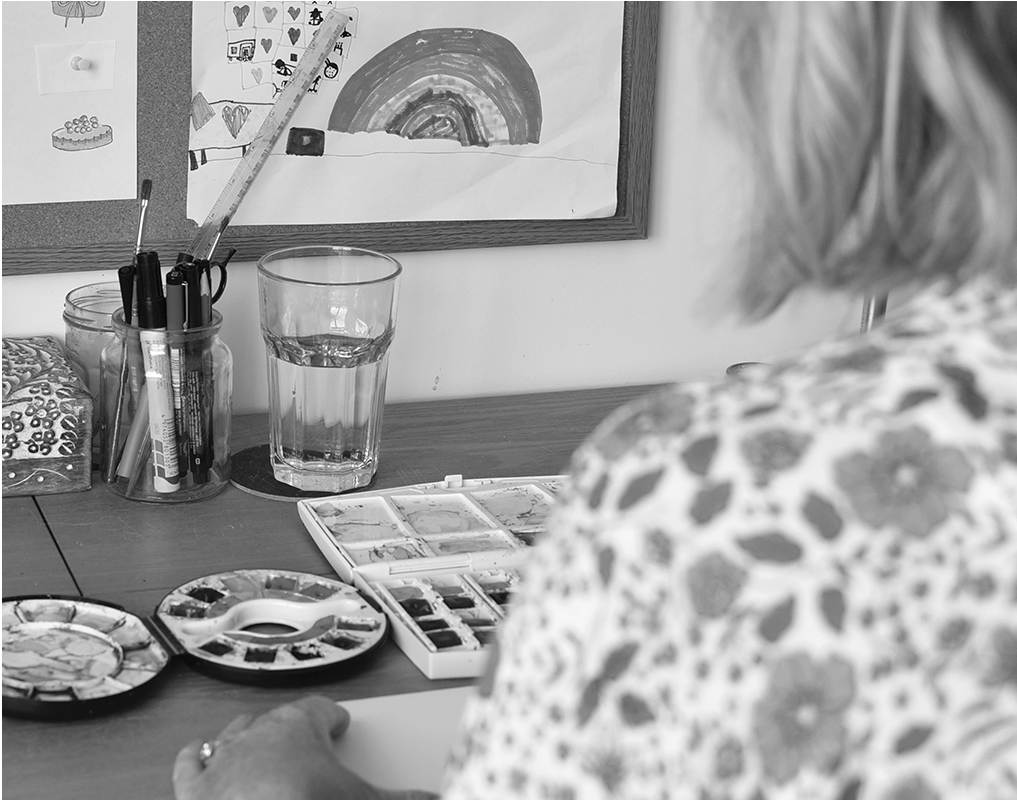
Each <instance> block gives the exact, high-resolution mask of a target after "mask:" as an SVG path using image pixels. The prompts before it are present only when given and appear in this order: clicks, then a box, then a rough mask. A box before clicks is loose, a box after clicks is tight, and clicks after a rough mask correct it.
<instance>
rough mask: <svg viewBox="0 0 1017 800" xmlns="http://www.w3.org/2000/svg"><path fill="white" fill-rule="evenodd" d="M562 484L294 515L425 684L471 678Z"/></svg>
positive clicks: (418, 489) (304, 505) (385, 494)
mask: <svg viewBox="0 0 1017 800" xmlns="http://www.w3.org/2000/svg"><path fill="white" fill-rule="evenodd" d="M564 481H565V478H564V477H563V476H560V475H552V476H544V477H535V478H485V479H478V480H467V481H464V480H463V479H462V477H461V476H458V475H454V476H449V477H447V478H445V480H444V481H442V482H440V483H424V484H416V485H413V486H403V487H400V488H398V489H389V490H385V491H378V492H362V493H357V494H351V495H337V496H334V497H325V498H319V499H314V500H301V501H300V502H299V503H298V504H297V508H298V510H299V513H300V518H301V519H302V520H303V522H304V525H305V526H306V527H307V529H308V531H309V532H310V534H311V537H312V538H313V539H314V541H315V543H316V544H317V545H318V547H319V548H320V549H321V551H322V553H324V554H325V557H326V558H327V559H328V560H329V563H330V564H331V565H332V566H333V568H334V569H335V571H336V572H337V573H338V574H339V576H340V577H341V578H342V579H343V580H345V581H347V582H348V583H351V584H353V585H355V586H356V587H357V588H359V589H360V590H361V591H362V592H363V593H364V594H366V595H368V596H369V597H372V598H373V599H375V600H376V601H377V602H378V603H379V604H380V605H381V607H382V608H383V609H384V611H385V612H386V614H387V615H388V617H389V620H390V622H391V629H392V635H393V638H394V639H395V641H396V643H397V644H398V645H399V647H400V648H402V650H403V652H404V653H406V655H407V656H409V658H410V659H411V660H412V661H413V663H414V664H416V665H417V667H418V668H419V669H420V670H421V671H422V672H423V673H424V674H425V675H427V676H428V677H429V678H462V677H476V676H478V675H480V674H482V672H483V669H484V665H485V663H486V661H487V656H488V654H489V652H490V646H491V644H492V643H493V641H494V634H495V631H496V629H497V625H498V622H499V621H500V620H501V619H502V618H503V617H504V615H505V607H506V606H507V604H508V602H509V599H510V597H511V594H512V591H513V589H514V587H515V584H516V583H517V582H518V580H519V568H520V566H521V565H522V563H523V561H524V559H525V556H526V552H527V549H528V547H529V546H531V545H533V544H535V543H536V541H537V540H539V538H540V536H541V534H542V533H543V532H544V527H545V524H546V520H547V516H548V514H549V513H550V511H551V509H552V508H553V507H554V503H555V498H556V496H557V494H558V492H559V491H560V489H561V488H562V486H563V485H564Z"/></svg>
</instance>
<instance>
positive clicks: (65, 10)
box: [53, 0, 106, 28]
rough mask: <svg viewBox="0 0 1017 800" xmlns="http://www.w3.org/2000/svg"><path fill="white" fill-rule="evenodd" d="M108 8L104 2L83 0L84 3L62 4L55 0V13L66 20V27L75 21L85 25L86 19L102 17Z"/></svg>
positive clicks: (101, 0)
mask: <svg viewBox="0 0 1017 800" xmlns="http://www.w3.org/2000/svg"><path fill="white" fill-rule="evenodd" d="M105 8H106V3H105V2H104V0H83V1H82V2H62V0H53V13H54V14H56V15H57V16H58V17H63V18H64V27H65V28H66V27H67V23H68V22H69V21H70V20H71V19H72V18H73V19H80V20H81V24H82V25H84V24H85V17H101V16H102V12H103V10H104V9H105Z"/></svg>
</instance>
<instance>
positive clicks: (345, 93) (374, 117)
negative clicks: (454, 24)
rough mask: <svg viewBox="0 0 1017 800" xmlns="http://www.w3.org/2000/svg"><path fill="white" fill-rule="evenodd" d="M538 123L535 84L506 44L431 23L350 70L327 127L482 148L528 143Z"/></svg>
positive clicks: (536, 138)
mask: <svg viewBox="0 0 1017 800" xmlns="http://www.w3.org/2000/svg"><path fill="white" fill-rule="evenodd" d="M541 122H542V111H541V104H540V89H539V87H538V86H537V81H536V78H535V77H534V75H533V70H532V69H531V68H530V65H529V64H528V63H527V62H526V59H525V58H523V56H522V54H521V53H520V52H519V50H518V49H517V48H516V46H515V45H514V44H512V42H510V41H509V40H508V39H506V38H505V37H503V36H499V35H497V34H495V33H490V32H489V31H484V30H479V29H474V28H434V29H431V30H424V31H417V32H416V33H411V34H410V35H408V36H404V37H403V38H402V39H399V40H398V41H396V42H393V43H392V44H390V45H389V46H388V47H386V48H385V49H384V50H382V51H381V52H379V53H378V54H377V55H375V56H374V57H373V58H372V59H371V60H370V61H369V62H368V63H367V64H365V65H364V66H363V67H361V68H360V69H359V70H358V71H357V72H356V73H355V74H354V75H352V76H351V77H350V79H349V80H348V81H347V83H346V85H345V86H344V87H343V89H342V91H341V92H340V93H339V97H338V98H337V99H336V102H335V106H334V107H333V108H332V114H331V116H330V117H329V122H328V129H329V130H330V131H336V132H339V133H365V132H366V133H372V132H379V131H384V132H386V133H392V134H395V135H397V136H402V137H404V138H406V139H450V140H458V141H459V143H460V144H461V145H463V146H464V147H466V146H478V147H487V146H488V145H491V144H535V143H537V142H539V141H540V126H541Z"/></svg>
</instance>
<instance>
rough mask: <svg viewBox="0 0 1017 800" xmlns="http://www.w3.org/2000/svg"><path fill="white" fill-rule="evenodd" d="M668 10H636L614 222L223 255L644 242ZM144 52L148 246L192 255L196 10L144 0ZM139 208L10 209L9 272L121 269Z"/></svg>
mask: <svg viewBox="0 0 1017 800" xmlns="http://www.w3.org/2000/svg"><path fill="white" fill-rule="evenodd" d="M659 13H660V12H659V6H658V4H657V3H655V2H629V3H626V4H625V19H624V32H623V44H622V92H621V98H622V99H621V130H620V147H619V159H618V163H619V168H618V207H617V211H616V213H615V215H614V216H613V217H607V218H602V219H581V220H490V221H451V222H390V223H377V224H369V225H279V226H231V227H230V228H229V229H227V231H226V234H225V235H224V236H223V238H222V241H221V243H220V248H225V247H234V248H236V249H237V253H236V256H235V260H237V261H256V260H257V259H258V258H260V257H261V256H262V255H264V254H265V253H267V252H269V251H271V250H275V249H277V248H280V247H286V246H289V245H293V244H306V243H307V241H308V240H309V239H313V238H315V237H317V238H323V235H327V236H328V237H329V239H330V240H332V241H335V240H341V241H342V243H343V244H346V245H351V246H357V247H366V248H369V249H374V250H382V251H384V252H391V253H400V252H412V251H417V250H455V249H462V248H477V247H501V246H510V245H524V244H525V245H533V244H564V243H574V242H585V241H614V240H621V239H645V238H646V235H647V228H648V218H649V185H650V148H651V140H652V132H653V98H654V83H655V76H656V60H657V59H656V46H657V22H658V18H659ZM138 48H139V57H138V176H139V179H140V178H142V177H147V178H150V179H151V180H152V182H153V184H154V186H155V187H157V193H158V202H159V213H149V215H148V222H147V226H146V243H148V246H149V247H150V248H151V249H153V250H157V251H159V252H160V253H167V254H173V253H176V252H178V251H180V250H185V249H187V247H188V245H189V244H190V242H191V240H192V239H193V237H194V235H195V233H196V232H197V229H198V225H197V224H196V223H194V222H192V221H190V220H188V219H187V216H186V193H187V170H188V158H187V153H188V124H189V111H190V105H191V86H190V75H191V69H190V53H191V4H190V3H189V2H153V1H152V0H143V2H139V3H138ZM137 209H138V204H137V201H135V200H112V201H102V202H99V201H96V202H83V203H42V204H33V205H4V206H3V269H4V273H6V274H9V275H17V274H34V273H43V272H74V271H84V270H102V269H111V268H116V267H118V266H120V265H121V264H122V263H125V262H126V257H127V255H129V254H130V253H131V252H132V250H133V248H134V239H135V235H136V226H137Z"/></svg>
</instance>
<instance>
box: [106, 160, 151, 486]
mask: <svg viewBox="0 0 1017 800" xmlns="http://www.w3.org/2000/svg"><path fill="white" fill-rule="evenodd" d="M151 198H152V181H151V180H149V179H148V178H145V179H144V180H143V181H142V182H141V192H140V200H141V209H140V211H139V212H138V238H137V240H136V241H135V244H134V258H133V259H132V262H133V263H134V264H135V265H136V264H137V261H138V253H140V252H141V245H142V242H143V241H144V239H145V221H146V219H147V218H148V201H149V200H150V199H151ZM129 269H130V273H129V277H128V276H127V275H125V274H124V270H123V269H122V270H121V272H120V275H121V282H120V291H121V295H122V297H123V302H124V322H125V323H126V324H127V325H130V324H132V322H134V320H133V319H132V317H133V306H134V301H135V296H134V292H135V288H134V286H135V283H134V279H135V274H134V266H131V267H130V268H129ZM127 354H128V347H127V338H126V336H125V338H124V347H123V356H122V360H121V363H120V388H119V391H118V392H117V407H116V411H115V413H114V415H113V431H112V435H111V436H110V441H109V447H110V453H109V462H108V463H107V464H106V480H107V482H109V481H112V480H113V476H114V475H115V474H116V469H117V464H118V462H119V460H120V459H122V458H123V455H124V454H123V452H122V451H120V448H119V446H118V440H119V439H120V428H121V425H122V422H123V415H124V401H125V399H126V398H125V397H124V395H125V394H126V392H127V376H128V368H127V362H128V356H127Z"/></svg>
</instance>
